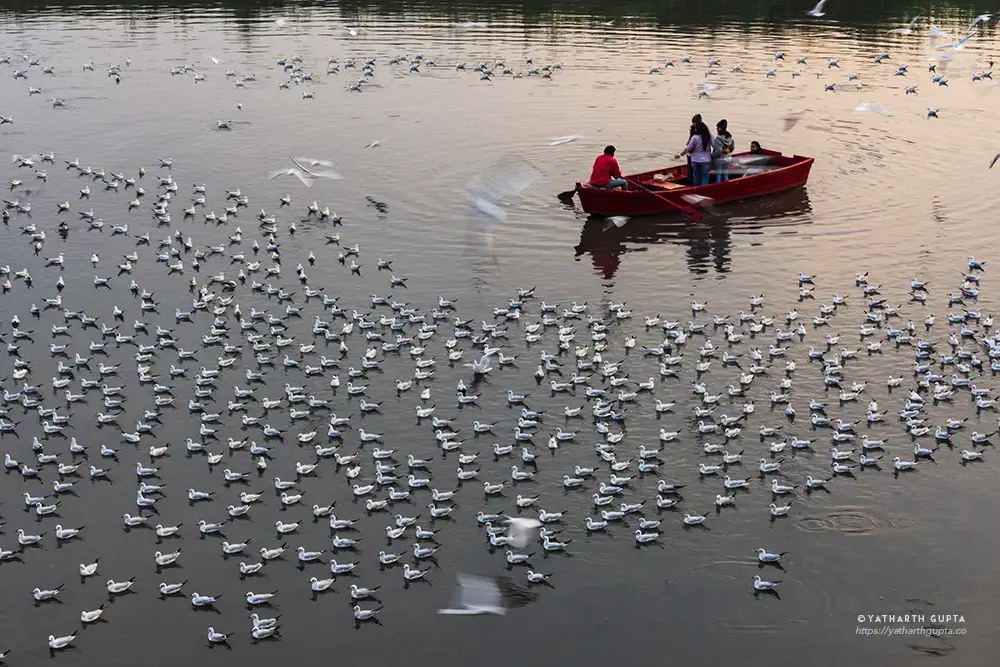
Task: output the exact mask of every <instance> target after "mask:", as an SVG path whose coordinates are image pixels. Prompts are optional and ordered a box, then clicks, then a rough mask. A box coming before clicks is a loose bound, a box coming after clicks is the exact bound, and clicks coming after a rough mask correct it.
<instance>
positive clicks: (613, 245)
mask: <svg viewBox="0 0 1000 667" xmlns="http://www.w3.org/2000/svg"><path fill="white" fill-rule="evenodd" d="M721 211H722V215H720V216H717V217H712V216H709V217H706V218H705V220H704V221H702V222H701V223H697V224H692V223H689V222H687V221H685V220H681V219H679V218H677V217H676V216H648V217H642V218H632V219H630V220H629V221H628V223H627V224H626V225H624V226H623V227H616V226H614V225H607V224H604V220H603V219H602V218H595V217H590V218H587V219H586V222H585V223H584V225H583V229H582V231H581V233H580V243H579V244H578V245H577V246H576V247H575V248H574V250H575V256H576V257H577V258H579V257H581V256H582V255H584V254H589V255H590V260H591V262H592V263H593V266H594V271H595V272H596V273H598V274H599V275H601V276H602V277H603V278H604V279H605V280H610V279H611V278H614V277H615V274H616V273H617V272H618V268H619V267H620V266H621V263H622V256H623V255H624V254H626V253H629V252H638V251H645V250H647V249H648V246H650V245H654V244H658V243H673V244H676V245H681V246H684V247H685V248H686V255H687V266H688V270H689V271H691V273H694V274H696V275H704V274H707V273H710V272H712V271H713V270H714V271H715V272H716V273H720V274H724V273H728V272H729V270H730V262H731V254H732V253H731V251H732V234H733V232H736V233H741V234H754V233H759V232H760V230H761V229H763V228H766V227H776V226H788V225H800V224H807V223H809V222H811V217H810V214H811V212H812V207H811V206H810V203H809V196H808V193H807V191H806V190H805V189H804V188H802V189H798V190H794V191H791V192H788V193H785V194H783V195H780V196H775V197H771V198H768V199H759V200H751V201H747V202H741V203H736V204H730V205H726V206H725V207H723V208H721Z"/></svg>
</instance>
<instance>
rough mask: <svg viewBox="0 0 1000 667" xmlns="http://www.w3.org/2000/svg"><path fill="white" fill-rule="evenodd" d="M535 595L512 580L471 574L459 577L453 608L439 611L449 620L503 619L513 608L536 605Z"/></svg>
mask: <svg viewBox="0 0 1000 667" xmlns="http://www.w3.org/2000/svg"><path fill="white" fill-rule="evenodd" d="M534 600H535V595H534V594H532V593H530V592H528V591H526V590H524V589H522V588H519V587H517V586H516V585H514V583H513V582H512V581H511V580H510V579H506V578H502V579H491V578H487V577H477V576H474V575H471V574H459V575H458V592H457V594H456V595H455V601H454V603H453V606H452V607H449V608H446V609H438V613H439V614H443V615H447V616H478V615H482V614H495V615H498V616H502V615H504V614H506V613H507V610H508V609H510V608H513V607H519V606H523V605H525V604H528V603H529V602H534Z"/></svg>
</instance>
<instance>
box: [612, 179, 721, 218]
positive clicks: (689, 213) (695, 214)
mask: <svg viewBox="0 0 1000 667" xmlns="http://www.w3.org/2000/svg"><path fill="white" fill-rule="evenodd" d="M625 180H626V181H627V182H628V183H631V184H632V185H636V186H638V187H639V189H640V190H643V191H644V192H647V193H649V194H651V195H653V196H654V197H659V198H660V199H661V200H663V201H664V202H666V203H667V204H670V205H671V206H673V207H674V208H676V209H677V210H678V211H680V212H681V213H683V214H684V215H685V216H686V217H687V218H688V220H690V221H691V222H701V219H702V217H704V216H702V214H701V212H700V211H697V210H695V209H693V208H690V207H688V206H684V205H683V204H678V203H677V202H675V201H674V200H672V199H670V198H669V197H667V196H665V195H663V194H661V193H659V192H656V191H655V190H650V189H649V188H647V187H645V186H644V185H643V184H642V183H640V182H639V181H634V180H630V179H628V178H626V179H625Z"/></svg>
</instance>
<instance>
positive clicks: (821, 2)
mask: <svg viewBox="0 0 1000 667" xmlns="http://www.w3.org/2000/svg"><path fill="white" fill-rule="evenodd" d="M825 4H826V0H819V2H817V3H816V6H815V7H813V11H814V12H817V13H818V12H821V11H823V5H825Z"/></svg>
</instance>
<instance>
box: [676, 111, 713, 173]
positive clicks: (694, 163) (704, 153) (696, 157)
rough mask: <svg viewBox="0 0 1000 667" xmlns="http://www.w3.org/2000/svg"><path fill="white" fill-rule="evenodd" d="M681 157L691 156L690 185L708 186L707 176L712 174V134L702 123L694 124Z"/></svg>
mask: <svg viewBox="0 0 1000 667" xmlns="http://www.w3.org/2000/svg"><path fill="white" fill-rule="evenodd" d="M681 155H689V156H691V170H692V171H693V174H692V178H691V185H694V186H698V185H708V176H709V174H710V173H711V172H712V133H711V132H709V131H708V126H707V125H705V123H704V122H701V121H699V122H698V123H696V124H695V126H694V134H692V135H691V138H690V139H689V140H688V145H687V147H686V148H685V149H684V151H683V152H681Z"/></svg>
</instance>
